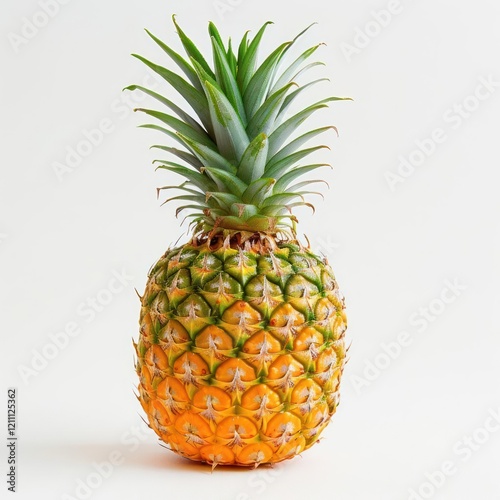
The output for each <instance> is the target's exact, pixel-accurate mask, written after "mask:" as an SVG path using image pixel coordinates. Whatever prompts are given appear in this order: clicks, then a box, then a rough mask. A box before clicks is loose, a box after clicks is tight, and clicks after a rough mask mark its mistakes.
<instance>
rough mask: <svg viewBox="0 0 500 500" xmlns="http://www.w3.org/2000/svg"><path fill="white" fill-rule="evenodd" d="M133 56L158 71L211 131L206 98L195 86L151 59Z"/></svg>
mask: <svg viewBox="0 0 500 500" xmlns="http://www.w3.org/2000/svg"><path fill="white" fill-rule="evenodd" d="M132 56H133V57H135V58H136V59H139V61H142V62H143V63H144V64H145V65H146V66H148V67H149V68H151V69H152V70H153V71H154V72H155V73H158V74H159V75H160V76H161V77H162V78H163V79H164V80H166V81H167V82H168V83H169V84H170V85H171V86H172V87H173V88H174V89H175V90H177V92H179V94H180V95H181V96H182V97H183V98H184V99H185V100H186V102H187V103H188V104H189V105H190V106H191V107H192V108H193V109H194V111H195V113H196V114H197V115H198V116H199V118H200V120H201V122H202V123H203V125H204V126H205V128H206V129H207V130H208V132H209V133H211V122H210V114H209V112H208V110H207V107H208V103H207V98H206V97H205V96H204V95H203V94H202V93H201V92H200V91H198V90H196V88H195V87H193V86H192V85H190V84H189V83H188V82H186V80H184V78H182V77H180V76H179V75H177V74H175V73H173V72H172V71H170V70H168V69H167V68H164V67H163V66H159V65H158V64H154V63H152V62H151V61H148V60H147V59H145V58H144V57H142V56H139V55H137V54H132Z"/></svg>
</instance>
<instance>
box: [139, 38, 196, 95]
mask: <svg viewBox="0 0 500 500" xmlns="http://www.w3.org/2000/svg"><path fill="white" fill-rule="evenodd" d="M145 31H146V33H147V34H148V35H149V36H150V37H151V38H152V39H153V40H154V41H155V42H156V43H157V44H158V45H159V46H160V47H161V48H162V49H163V51H164V52H166V53H167V54H168V55H169V56H170V58H171V59H172V60H173V61H174V62H175V63H176V64H177V66H179V68H180V69H181V70H182V71H183V73H184V74H185V75H186V76H187V77H188V79H189V81H190V82H191V83H192V84H193V85H194V86H195V87H196V88H197V89H198V90H199V91H200V92H201V90H202V88H201V85H200V81H199V80H198V77H197V76H196V71H195V70H194V69H193V68H192V66H191V65H190V64H189V63H188V62H187V61H186V60H185V59H184V58H183V57H182V56H181V55H180V54H178V53H177V52H175V51H174V50H172V49H171V48H170V47H169V46H168V45H167V44H166V43H164V42H162V41H161V40H160V39H159V38H157V37H156V36H154V35H153V34H152V33H151V32H150V31H148V30H145Z"/></svg>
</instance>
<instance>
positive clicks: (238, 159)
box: [126, 16, 347, 238]
mask: <svg viewBox="0 0 500 500" xmlns="http://www.w3.org/2000/svg"><path fill="white" fill-rule="evenodd" d="M173 21H174V24H175V27H176V29H177V34H178V36H179V38H180V41H181V43H182V45H183V47H184V50H185V52H186V54H187V56H188V59H185V58H184V57H182V56H181V55H180V54H178V53H177V52H176V51H174V50H173V49H172V48H171V47H170V46H169V45H167V44H165V43H164V42H162V41H161V40H160V39H158V38H157V37H156V36H154V35H153V34H152V33H150V32H149V31H148V30H146V32H147V33H148V35H149V36H150V37H151V38H152V39H153V40H154V41H155V42H156V43H157V44H158V45H159V46H160V47H161V48H162V49H163V51H164V52H166V54H167V55H168V56H169V57H170V59H172V61H173V62H175V63H176V64H177V66H178V67H179V68H180V70H181V71H182V73H184V75H185V78H183V77H182V76H180V75H179V74H177V73H175V72H173V71H171V70H170V69H167V68H166V67H163V66H159V65H157V64H154V63H152V62H150V61H149V60H147V59H145V58H144V57H142V56H140V55H137V54H133V56H134V57H136V58H137V59H139V60H140V61H142V62H143V63H144V64H146V65H147V66H148V67H149V68H151V69H152V70H153V71H154V72H156V73H157V74H158V75H160V76H161V77H162V78H163V79H164V80H165V81H166V82H167V83H168V84H169V85H170V86H172V87H173V88H174V89H175V90H176V91H177V92H178V93H179V94H180V95H181V96H182V97H183V98H184V100H185V101H186V102H187V104H188V105H189V106H190V107H191V108H192V110H193V111H194V113H195V115H196V116H191V115H190V114H188V113H187V112H186V111H184V110H183V109H181V108H180V107H179V106H178V105H176V104H175V103H173V102H172V101H170V100H169V99H167V98H166V97H164V96H162V95H160V94H158V93H156V92H154V91H152V90H150V89H147V88H145V87H142V86H139V85H131V86H129V87H126V90H140V91H142V92H144V93H145V94H147V95H149V96H151V97H153V98H155V99H157V100H158V101H159V102H160V103H161V104H163V105H164V106H165V108H167V110H168V111H170V112H173V114H170V112H165V109H163V110H162V111H157V110H152V109H145V108H139V109H137V110H136V111H141V112H143V113H145V114H147V115H149V116H151V117H153V118H155V119H157V120H159V122H161V123H162V125H158V124H145V125H141V127H144V128H150V129H154V130H157V131H160V132H162V133H164V134H166V135H167V136H168V137H169V138H170V139H172V140H174V141H176V142H177V143H180V145H181V146H182V149H179V148H176V147H172V146H170V145H168V146H164V145H155V146H153V148H156V149H159V150H162V151H166V152H167V153H170V154H171V155H173V156H175V157H177V159H179V160H181V161H182V163H178V162H177V161H176V162H173V161H170V160H155V161H154V163H157V164H158V165H159V166H158V168H161V169H166V170H169V171H171V172H174V173H176V174H179V175H181V176H183V177H184V178H185V179H186V180H185V182H183V183H182V184H181V185H178V186H164V187H162V188H159V189H158V193H160V191H162V190H169V189H178V190H181V191H182V192H183V193H182V194H181V195H180V196H175V197H173V198H170V199H168V200H167V201H166V202H168V201H172V200H180V201H182V202H187V204H183V205H182V206H180V207H179V208H178V209H177V212H176V214H177V215H178V214H179V213H181V212H182V211H184V210H186V209H188V210H191V213H190V214H189V215H188V216H187V218H191V219H192V226H193V227H194V231H195V234H202V235H208V236H209V237H213V236H215V235H219V236H221V233H222V235H224V236H229V235H233V234H235V233H240V234H243V235H253V234H255V233H259V234H264V235H268V236H276V235H277V234H281V235H284V236H285V237H286V238H289V237H292V238H295V224H296V221H297V220H296V218H295V216H294V215H293V214H292V209H293V208H294V207H297V206H301V205H307V206H309V207H311V208H312V209H313V210H314V207H313V206H312V205H311V204H310V203H307V202H306V201H305V200H304V195H308V194H312V193H311V192H310V191H307V188H308V186H309V185H310V184H313V183H317V182H325V181H323V180H305V181H302V182H298V183H297V182H295V181H296V179H297V178H299V177H300V176H302V175H304V174H307V173H309V172H311V171H313V170H315V169H317V168H320V167H323V166H329V165H328V164H325V163H314V164H307V163H306V164H305V165H304V164H302V163H300V162H301V161H302V160H303V159H304V158H306V157H307V156H309V155H310V154H312V153H314V152H315V151H317V150H319V149H322V148H327V146H325V145H316V146H311V147H306V148H302V146H303V145H304V144H306V143H307V142H309V141H310V140H311V139H313V138H315V137H316V136H318V135H320V134H322V133H324V132H326V131H327V130H329V129H334V130H335V131H336V128H335V127H332V126H326V127H321V128H318V129H315V130H310V131H308V132H306V133H304V134H302V135H298V134H295V131H296V130H297V128H298V127H299V126H300V125H301V124H302V123H303V122H304V121H305V120H306V119H307V118H309V117H310V116H311V115H312V114H313V113H315V112H316V111H318V110H319V109H322V108H325V107H327V106H328V103H329V102H332V101H338V100H344V99H347V98H342V97H328V98H325V99H322V100H320V101H318V102H314V103H312V104H310V105H309V106H307V107H305V108H303V109H301V110H300V111H299V112H298V113H296V114H292V116H288V115H287V112H288V111H289V108H290V106H291V104H292V103H293V102H294V100H295V99H296V98H297V97H298V96H299V95H301V94H302V92H304V91H305V90H306V89H308V88H310V87H311V86H313V85H315V84H317V83H319V82H321V81H324V80H327V79H326V78H321V79H318V80H314V81H309V82H307V83H306V84H303V85H302V86H299V85H298V84H297V83H296V79H297V78H298V77H299V76H301V75H302V74H303V73H306V72H308V71H309V70H310V69H311V68H312V67H314V66H318V65H321V64H322V63H320V62H308V60H309V58H310V57H311V56H312V55H313V54H314V53H315V52H316V50H317V49H318V47H319V46H320V45H322V44H318V45H315V46H313V47H311V48H309V49H308V50H306V51H305V52H303V53H301V54H300V55H299V56H298V57H296V58H295V59H294V60H293V61H292V62H291V63H289V64H287V65H286V66H285V67H284V68H282V65H283V61H284V59H285V55H287V53H288V51H289V50H290V49H291V48H292V46H293V45H294V44H295V42H296V41H297V39H298V38H299V37H300V36H301V35H303V34H304V33H305V32H306V31H307V30H308V29H309V27H308V28H306V29H305V30H304V31H302V32H301V33H300V34H299V35H298V36H297V37H295V38H294V39H293V40H291V41H288V42H285V43H283V44H281V45H280V46H279V47H278V48H276V49H275V50H274V51H273V52H271V54H270V55H268V56H267V58H266V59H265V60H264V61H263V62H262V63H261V64H259V63H258V60H257V56H258V49H259V45H260V44H261V41H262V37H263V35H264V32H265V30H266V28H267V27H268V25H269V24H272V23H271V22H267V23H265V24H264V25H263V26H262V28H261V29H260V30H259V31H258V33H257V34H256V36H255V37H254V38H253V39H250V37H249V33H248V32H247V33H245V35H244V36H243V38H242V40H241V42H240V43H239V46H238V49H237V51H236V50H235V49H233V44H232V42H231V39H229V42H228V44H227V46H226V45H225V44H224V42H223V41H222V38H221V36H220V34H219V31H218V30H217V28H216V26H215V25H214V24H213V23H209V34H210V39H211V44H212V53H213V54H212V55H213V67H211V66H210V65H209V64H208V62H207V61H206V59H205V58H204V56H203V55H202V54H201V52H200V51H199V49H198V48H197V47H196V46H195V44H194V43H193V42H192V41H191V40H190V39H189V38H188V37H187V36H186V34H185V33H184V32H183V31H182V29H181V28H180V27H179V25H178V24H177V22H176V19H175V16H174V17H173ZM174 115H176V116H174ZM165 126H166V127H165ZM297 135H298V136H297ZM304 189H306V190H304ZM166 202H165V203H166Z"/></svg>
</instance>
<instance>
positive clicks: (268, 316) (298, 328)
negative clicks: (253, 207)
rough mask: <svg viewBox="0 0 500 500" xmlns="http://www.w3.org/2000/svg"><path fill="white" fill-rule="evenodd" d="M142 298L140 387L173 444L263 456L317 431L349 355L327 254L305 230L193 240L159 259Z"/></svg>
mask: <svg viewBox="0 0 500 500" xmlns="http://www.w3.org/2000/svg"><path fill="white" fill-rule="evenodd" d="M141 304H142V307H141V315H140V336H139V340H138V343H137V344H136V345H135V349H136V353H137V363H136V370H137V373H138V375H139V378H140V382H139V386H138V399H139V401H140V403H141V405H142V407H143V409H144V411H145V413H146V415H147V418H148V421H149V426H150V427H151V428H152V429H153V430H154V431H155V432H156V434H157V435H158V436H159V438H160V440H162V441H163V442H164V443H166V445H167V447H168V448H170V449H171V450H173V451H174V452H176V453H178V454H180V455H182V456H183V457H186V458H188V459H191V460H195V461H202V462H206V463H209V464H211V465H212V466H213V467H215V466H217V465H241V466H254V467H257V466H258V465H261V464H269V463H275V462H280V461H283V460H286V459H289V458H293V457H294V456H296V455H297V454H300V453H301V452H302V451H304V450H306V449H308V448H309V447H311V446H312V445H313V444H314V443H316V442H317V441H318V438H319V436H320V434H321V432H322V431H323V430H324V428H325V427H326V425H327V424H328V422H329V420H330V418H331V416H332V415H333V414H334V413H335V411H336V408H337V405H338V403H339V384H340V378H341V374H342V371H343V368H344V364H345V361H346V347H345V339H344V333H345V330H346V328H347V320H346V316H345V312H344V309H345V306H344V300H343V298H342V296H341V294H340V292H339V288H338V285H337V282H336V280H335V277H334V274H333V271H332V269H331V267H330V266H329V265H328V263H327V262H326V260H323V259H322V258H320V257H318V256H316V255H314V254H313V253H312V252H311V251H310V250H309V249H307V248H304V247H302V246H301V245H300V244H298V243H296V242H293V243H290V242H288V243H284V242H282V243H279V242H275V243H273V244H272V245H271V246H269V245H267V244H262V242H261V241H253V242H251V241H247V242H246V243H244V244H237V245H234V244H230V243H229V240H226V241H225V242H224V243H223V244H220V245H219V246H218V248H213V247H211V246H209V244H208V243H207V242H205V243H198V242H196V241H195V240H193V241H192V242H191V243H188V244H186V245H184V246H182V247H179V248H176V249H173V250H169V251H167V252H166V254H165V255H164V256H163V257H162V258H161V259H160V260H159V261H158V262H157V263H156V264H155V265H154V266H153V268H152V269H151V271H150V273H149V277H148V281H147V285H146V290H145V292H144V295H143V297H142V298H141Z"/></svg>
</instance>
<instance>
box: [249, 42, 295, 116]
mask: <svg viewBox="0 0 500 500" xmlns="http://www.w3.org/2000/svg"><path fill="white" fill-rule="evenodd" d="M290 44H291V42H285V43H283V44H282V45H280V46H279V47H278V48H277V49H276V50H274V51H273V52H272V53H271V55H269V57H268V58H267V59H266V60H265V61H264V62H263V63H262V64H261V65H260V66H259V69H257V71H256V72H255V74H254V75H253V77H252V79H251V80H250V82H249V84H248V87H247V88H246V90H245V93H244V94H243V102H244V103H245V110H246V112H247V118H248V119H249V120H251V119H252V117H253V115H254V114H255V113H256V112H257V110H258V109H259V108H260V106H261V105H262V103H263V102H264V100H265V99H266V97H267V94H268V91H269V87H270V85H271V81H272V79H273V78H274V73H275V71H276V66H277V64H278V62H279V59H280V56H281V54H282V53H283V51H284V50H285V49H286V48H287V47H288V46H289V45H290Z"/></svg>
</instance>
